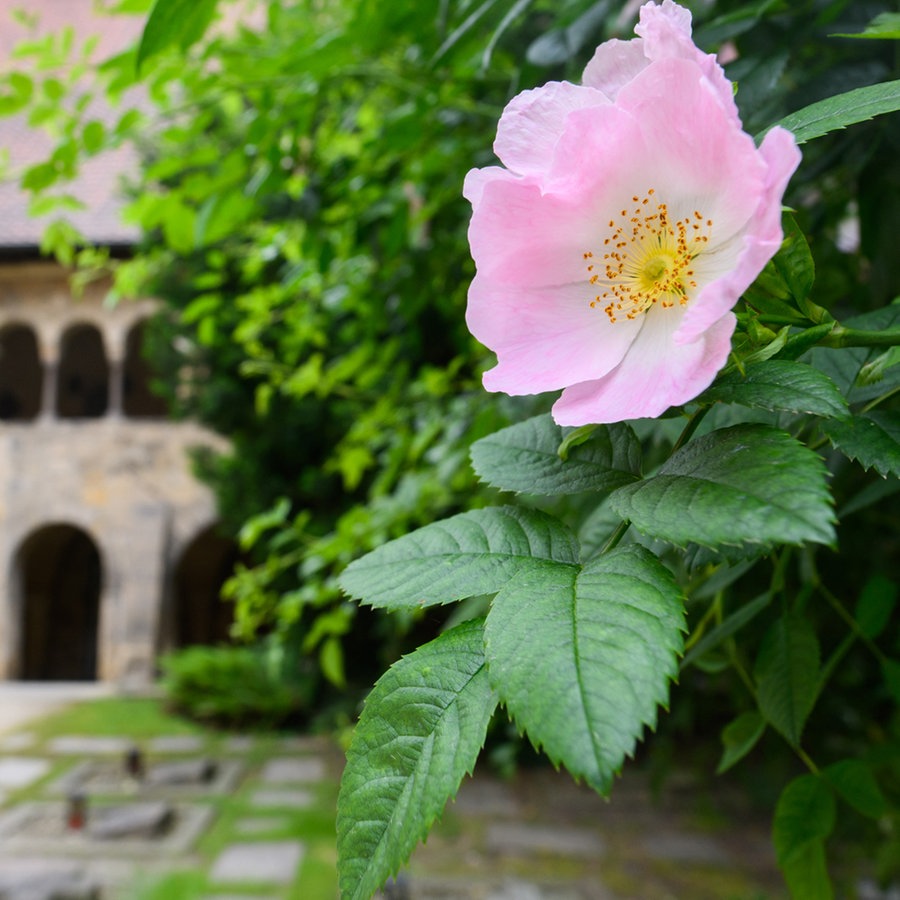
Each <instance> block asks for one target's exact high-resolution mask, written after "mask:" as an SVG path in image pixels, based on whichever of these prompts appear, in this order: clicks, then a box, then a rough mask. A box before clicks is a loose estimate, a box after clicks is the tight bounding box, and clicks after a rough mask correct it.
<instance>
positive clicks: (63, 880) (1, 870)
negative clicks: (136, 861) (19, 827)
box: [0, 859, 101, 900]
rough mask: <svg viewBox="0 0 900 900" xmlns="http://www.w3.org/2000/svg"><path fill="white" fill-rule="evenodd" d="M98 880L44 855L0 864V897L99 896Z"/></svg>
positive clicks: (77, 899)
mask: <svg viewBox="0 0 900 900" xmlns="http://www.w3.org/2000/svg"><path fill="white" fill-rule="evenodd" d="M100 896H101V894H100V883H99V882H98V881H97V880H96V879H95V878H93V877H92V876H91V875H90V874H89V873H87V872H86V871H85V870H84V869H83V868H82V867H80V866H78V865H73V864H71V863H66V862H62V863H60V862H53V861H49V860H46V859H39V860H28V859H26V860H15V861H14V862H13V863H11V864H10V863H6V864H0V897H2V898H3V900H56V898H63V900H99V898H100Z"/></svg>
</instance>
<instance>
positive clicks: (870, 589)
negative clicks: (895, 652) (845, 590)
mask: <svg viewBox="0 0 900 900" xmlns="http://www.w3.org/2000/svg"><path fill="white" fill-rule="evenodd" d="M897 594H898V587H897V585H896V584H895V583H894V582H893V581H891V580H890V579H889V578H885V577H884V576H883V575H873V576H871V577H870V578H869V579H868V581H866V583H865V585H863V589H862V591H861V592H860V595H859V599H858V600H857V601H856V611H855V612H854V618H855V619H856V624H857V625H858V626H859V630H860V631H861V632H862V633H863V634H864V635H865V636H866V637H867V638H871V639H872V640H874V639H875V638H877V637H879V636H880V635H881V634H882V632H883V631H884V629H885V628H887V624H888V622H890V620H891V615H892V614H893V612H894V608H895V607H896V605H897Z"/></svg>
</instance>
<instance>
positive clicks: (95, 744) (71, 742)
mask: <svg viewBox="0 0 900 900" xmlns="http://www.w3.org/2000/svg"><path fill="white" fill-rule="evenodd" d="M132 746H133V742H132V741H131V740H130V739H129V738H125V737H90V736H87V735H82V734H73V735H63V736H62V737H58V738H54V739H53V740H52V741H50V742H49V744H48V745H47V748H48V749H49V751H50V752H51V753H58V754H59V755H61V756H95V755H96V756H105V755H108V754H114V753H120V754H123V755H124V754H125V752H126V751H127V750H129V749H130V748H131V747H132Z"/></svg>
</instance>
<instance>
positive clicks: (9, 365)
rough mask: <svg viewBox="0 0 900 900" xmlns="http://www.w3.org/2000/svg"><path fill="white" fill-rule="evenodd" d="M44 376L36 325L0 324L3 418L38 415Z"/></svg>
mask: <svg viewBox="0 0 900 900" xmlns="http://www.w3.org/2000/svg"><path fill="white" fill-rule="evenodd" d="M43 380H44V374H43V369H42V367H41V359H40V352H39V350H38V342H37V338H36V336H35V333H34V329H33V328H31V327H30V326H28V325H24V324H21V323H11V324H8V325H4V326H3V327H2V328H0V419H2V420H5V421H19V422H23V421H30V420H31V419H36V418H37V417H38V415H39V414H40V412H41V396H42V391H43Z"/></svg>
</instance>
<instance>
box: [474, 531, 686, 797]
mask: <svg viewBox="0 0 900 900" xmlns="http://www.w3.org/2000/svg"><path fill="white" fill-rule="evenodd" d="M683 628H684V621H683V607H682V602H681V594H680V590H679V588H678V585H677V584H676V583H675V581H674V579H673V578H672V576H671V573H670V572H669V571H668V570H667V569H666V568H665V567H664V566H663V565H661V564H660V563H659V561H658V560H657V559H656V558H655V557H654V556H653V555H652V554H651V553H650V552H649V551H647V550H645V549H644V548H643V547H639V546H637V545H632V546H629V547H622V548H618V549H616V550H613V551H612V552H610V553H608V554H606V555H605V556H603V557H601V558H600V559H596V560H593V561H592V562H589V563H587V564H586V565H585V566H584V567H583V568H582V569H581V570H580V571H579V570H577V569H573V568H571V567H569V566H554V567H547V568H545V569H542V570H537V571H535V572H533V573H532V572H528V571H525V572H523V573H521V574H520V575H518V576H517V577H516V578H514V579H513V580H512V582H510V584H509V585H508V586H507V587H506V588H504V589H503V590H502V591H501V592H500V593H499V594H498V595H497V597H496V598H495V599H494V602H493V604H492V605H491V611H490V613H489V615H488V618H487V623H486V626H485V646H486V653H487V657H488V666H489V672H490V677H491V681H492V683H493V685H494V687H495V689H496V691H497V693H498V694H499V696H500V699H501V701H502V702H503V703H504V704H505V705H506V707H507V709H508V710H509V712H510V714H511V715H512V716H513V718H514V719H515V721H516V722H517V724H518V725H519V727H520V728H522V729H523V730H524V731H526V732H527V733H528V736H529V737H530V738H531V740H532V742H533V743H534V745H535V746H536V747H541V748H543V750H544V751H545V752H546V754H547V755H548V756H549V757H550V759H551V760H552V761H553V762H554V763H556V764H560V763H561V764H563V765H564V766H565V767H566V768H567V769H568V770H569V771H570V772H571V773H572V774H573V775H574V776H575V777H576V778H584V779H585V781H587V783H588V784H590V785H592V786H593V787H594V788H596V789H597V790H598V791H601V792H602V793H608V791H609V790H610V788H611V786H612V781H613V776H614V775H615V774H616V773H617V772H618V771H619V770H620V769H621V766H622V764H623V762H624V760H625V757H626V756H628V755H630V754H631V753H632V752H633V750H634V746H635V742H636V740H637V738H638V737H639V736H640V734H641V732H642V730H643V727H644V726H645V725H649V726H651V727H653V726H654V725H655V723H656V707H657V705H659V704H665V702H666V698H667V696H668V682H669V680H670V679H671V678H674V676H675V673H676V671H677V657H678V655H679V654H680V652H681V647H682V635H681V632H682V630H683Z"/></svg>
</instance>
